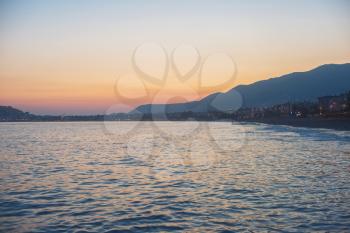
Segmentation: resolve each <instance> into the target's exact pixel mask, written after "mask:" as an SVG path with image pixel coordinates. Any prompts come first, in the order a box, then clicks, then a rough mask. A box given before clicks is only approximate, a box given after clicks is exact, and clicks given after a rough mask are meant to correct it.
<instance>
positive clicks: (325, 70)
mask: <svg viewBox="0 0 350 233" xmlns="http://www.w3.org/2000/svg"><path fill="white" fill-rule="evenodd" d="M349 90H350V63H346V64H326V65H322V66H319V67H317V68H315V69H312V70H309V71H306V72H294V73H290V74H286V75H283V76H280V77H276V78H270V79H267V80H262V81H258V82H255V83H252V84H249V85H239V86H236V87H234V88H232V89H231V90H229V91H227V92H225V93H214V94H211V95H209V96H207V97H205V98H203V99H201V100H199V101H191V102H186V103H176V104H146V105H141V106H138V107H137V108H135V109H134V110H133V111H131V113H136V112H139V113H143V114H145V113H146V114H150V113H152V114H159V113H179V112H187V111H192V112H208V111H232V110H237V109H239V108H245V107H249V108H251V107H270V106H273V105H276V104H282V103H286V102H299V101H317V98H318V97H320V96H327V95H336V94H339V93H343V92H346V91H349Z"/></svg>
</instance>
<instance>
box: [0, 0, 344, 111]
mask: <svg viewBox="0 0 350 233" xmlns="http://www.w3.org/2000/svg"><path fill="white" fill-rule="evenodd" d="M349 12H350V1H345V0H342V1H337V0H328V1H322V0H317V1H313V0H310V1H304V0H299V1H283V0H281V1H272V0H270V1H258V0H256V1H222V0H221V1H220V0H219V1H214V0H213V1H160V0H159V1H126V0H125V1H117V0H115V1H83V0H76V1H68V0H67V1H44V0H42V1H30V0H29V1H25V0H23V1H17V0H14V1H10V0H9V1H4V0H2V1H0V105H11V106H14V107H17V108H20V109H23V110H26V111H30V112H33V113H38V114H96V113H106V112H110V111H111V109H113V110H115V111H119V110H120V111H122V110H127V109H128V108H129V109H130V108H132V107H133V106H137V105H139V104H142V103H148V102H152V103H153V102H154V103H162V102H169V101H170V102H171V101H175V100H173V99H176V100H181V98H183V99H184V100H192V99H198V98H201V97H202V96H205V95H207V94H209V92H214V91H225V90H227V89H229V88H231V87H233V86H235V85H238V84H249V83H252V82H255V81H258V80H261V79H267V78H271V77H277V76H280V75H283V74H286V73H290V72H294V71H306V70H309V69H312V68H314V67H316V66H318V65H322V64H326V63H348V62H350V14H349ZM138 46H140V47H139V50H137V51H139V53H138V54H137V55H139V58H138V60H137V65H138V67H140V68H143V69H144V70H146V71H149V72H150V73H154V74H155V75H154V76H157V77H158V76H159V77H160V76H161V75H162V72H163V70H164V67H165V64H166V60H165V59H166V58H165V56H164V53H163V48H164V50H165V51H166V52H167V54H168V57H170V54H171V52H172V51H173V50H174V49H175V48H181V47H182V48H183V49H182V51H180V50H179V54H178V60H177V61H175V63H176V64H177V66H178V67H179V69H181V68H183V67H186V66H189V67H191V66H190V64H192V63H193V64H194V62H193V61H195V58H194V57H195V54H196V53H195V50H194V48H196V49H197V50H198V51H199V53H200V57H201V61H203V60H204V59H205V58H206V57H208V59H207V61H209V62H208V64H207V66H204V65H203V73H202V74H201V75H202V76H201V77H203V78H205V79H206V82H207V86H211V87H216V85H217V84H221V83H224V82H225V80H226V79H228V78H229V77H230V74H231V73H232V71H233V70H236V71H237V75H236V76H235V78H234V81H233V82H230V83H229V84H230V85H229V86H227V85H226V86H225V85H224V86H221V87H217V89H215V88H212V89H210V88H209V89H208V90H207V91H205V92H203V93H201V92H200V90H199V89H198V87H197V86H196V85H197V84H198V82H197V81H196V78H198V77H199V76H198V72H197V73H194V74H193V77H191V78H192V79H189V80H188V81H186V82H182V81H179V80H178V78H177V76H176V75H175V72H174V70H173V69H172V67H170V70H169V74H168V77H167V78H168V79H167V82H166V83H162V84H160V85H156V84H149V83H146V84H145V83H144V84H142V83H141V82H140V80H143V79H142V77H139V76H140V74H139V73H137V72H135V69H134V67H133V65H132V56H133V52H134V51H135V49H136V48H137V47H138ZM153 51H154V52H153ZM210 55H211V56H210ZM227 55H229V56H230V57H231V58H232V59H233V61H234V63H235V64H236V66H235V68H234V67H233V66H232V63H230V59H228V56H227ZM225 59H226V60H225ZM184 69H185V68H184ZM117 80H120V82H117ZM145 88H146V90H147V91H148V92H150V93H153V95H152V94H151V96H148V97H144V98H143V96H144V95H145V94H147V91H146V90H145ZM157 90H158V91H159V92H156V91H157ZM154 93H156V94H154ZM120 95H122V96H124V97H128V98H136V97H140V98H139V99H136V100H135V101H126V100H125V99H124V98H120ZM176 96H177V97H176ZM173 97H176V98H173ZM178 97H181V98H178ZM175 102H176V101H175ZM123 106H124V107H123Z"/></svg>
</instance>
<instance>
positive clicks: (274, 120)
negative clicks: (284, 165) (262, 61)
mask: <svg viewBox="0 0 350 233" xmlns="http://www.w3.org/2000/svg"><path fill="white" fill-rule="evenodd" d="M237 122H247V123H249V122H251V123H263V124H269V125H286V126H293V127H305V128H320V129H333V130H341V131H350V118H321V117H305V118H290V117H270V118H262V119H251V120H240V121H237Z"/></svg>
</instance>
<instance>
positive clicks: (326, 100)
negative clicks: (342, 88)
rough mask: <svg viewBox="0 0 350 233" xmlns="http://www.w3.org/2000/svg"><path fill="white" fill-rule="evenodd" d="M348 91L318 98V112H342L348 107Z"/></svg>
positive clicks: (349, 93) (349, 96) (349, 98)
mask: <svg viewBox="0 0 350 233" xmlns="http://www.w3.org/2000/svg"><path fill="white" fill-rule="evenodd" d="M349 100H350V92H348V93H346V94H341V95H337V96H323V97H319V98H318V106H319V110H320V114H321V115H324V114H327V113H337V112H344V111H346V110H348V109H349Z"/></svg>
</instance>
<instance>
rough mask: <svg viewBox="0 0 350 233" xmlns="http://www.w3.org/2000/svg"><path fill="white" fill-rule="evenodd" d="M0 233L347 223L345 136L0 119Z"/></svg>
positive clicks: (349, 189)
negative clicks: (28, 121) (1, 121)
mask: <svg viewBox="0 0 350 233" xmlns="http://www.w3.org/2000/svg"><path fill="white" fill-rule="evenodd" d="M0 139H1V140H0V184H1V185H0V191H1V192H0V231H1V232H60V231H61V232H79V231H81V232H118V231H120V232H125V231H147V232H158V231H164V232H168V231H187V232H191V231H196V232H206V231H208V232H211V231H213V232H214V231H215V232H218V231H219V232H220V231H234V232H237V231H248V232H260V231H268V232H274V231H285V232H305V231H306V232H309V231H325V232H349V231H350V143H349V142H350V133H349V132H341V131H333V130H321V129H306V128H292V127H286V126H269V125H262V124H246V125H241V124H231V123H223V122H222V123H198V122H158V123H154V122H139V123H137V122H106V123H103V122H94V123H83V122H81V123H80V122H76V123H68V122H66V123H65V122H62V123H1V124H0Z"/></svg>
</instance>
